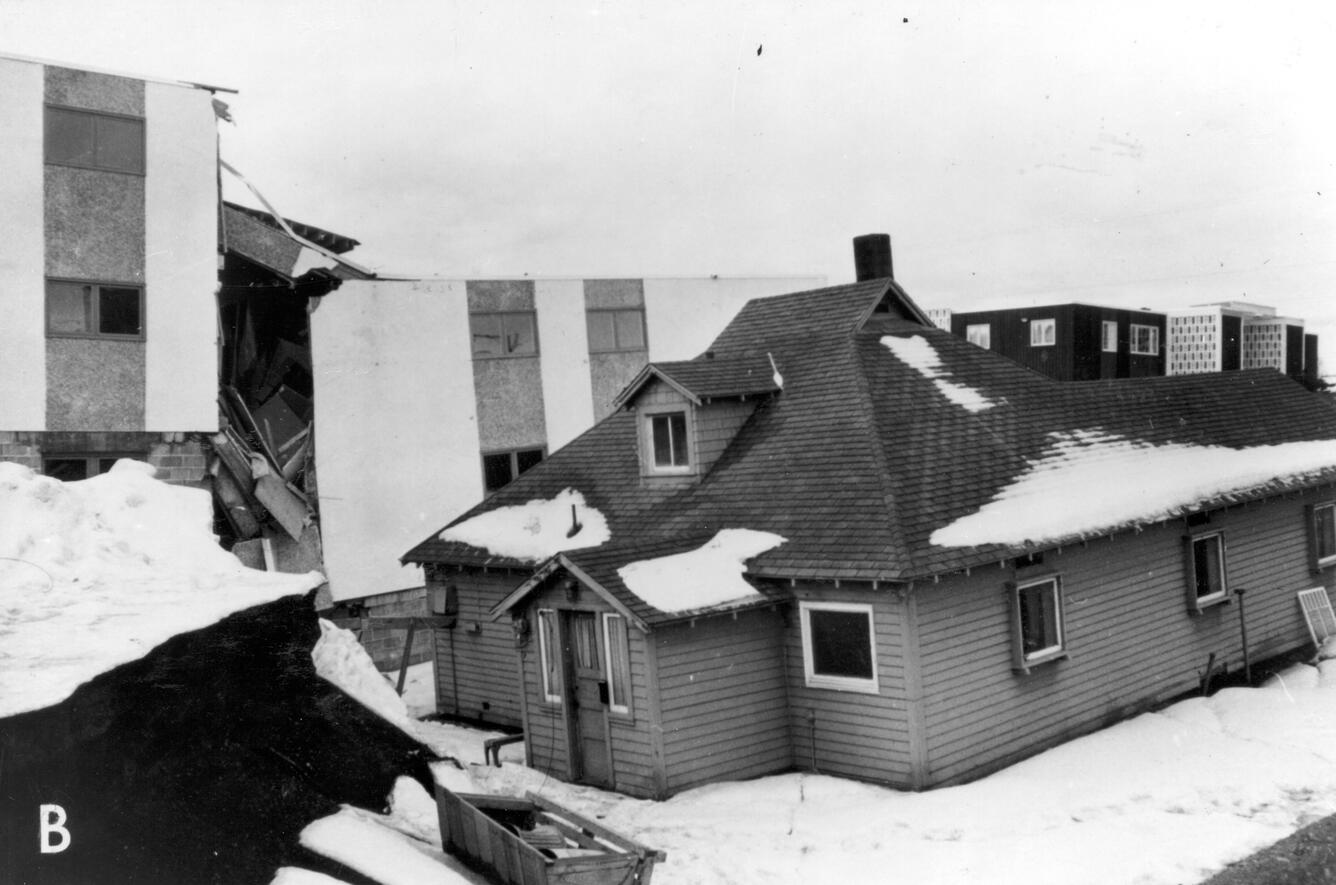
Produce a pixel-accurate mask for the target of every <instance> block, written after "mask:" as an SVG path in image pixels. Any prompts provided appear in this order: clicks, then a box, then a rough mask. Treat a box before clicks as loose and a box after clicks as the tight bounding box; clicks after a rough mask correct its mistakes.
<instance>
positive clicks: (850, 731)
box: [785, 583, 917, 787]
mask: <svg viewBox="0 0 1336 885" xmlns="http://www.w3.org/2000/svg"><path fill="white" fill-rule="evenodd" d="M864 586H865V585H864ZM793 592H794V595H795V597H796V598H798V599H800V600H802V599H811V600H819V601H822V602H854V603H870V604H871V605H872V617H873V626H874V629H875V632H876V636H877V675H878V693H877V694H864V693H860V692H851V691H837V690H834V689H830V688H816V687H809V686H808V685H807V678H806V675H805V671H804V668H803V646H802V624H801V618H800V617H799V616H798V612H797V608H796V607H795V609H794V611H793V613H792V614H791V615H790V617H789V623H788V627H787V629H786V631H785V652H786V655H787V663H786V675H787V679H788V685H789V691H788V694H789V730H790V734H791V735H792V745H793V762H794V765H795V766H797V767H799V768H803V769H811V768H815V769H816V770H818V771H820V772H822V773H824V774H837V775H843V776H845V777H852V778H858V779H860V780H872V781H879V782H883V783H889V784H893V785H895V786H903V787H910V786H913V785H914V775H913V771H912V768H913V766H912V762H911V751H910V733H909V722H910V712H909V705H910V703H912V702H916V701H917V699H916V698H911V697H910V695H909V694H908V692H907V691H906V680H905V664H906V661H905V654H904V628H905V603H904V601H903V600H901V599H898V598H897V597H896V595H895V594H894V593H893V592H892V591H890V590H887V589H881V590H868V589H857V588H854V587H852V586H850V585H845V586H843V587H840V588H835V587H834V586H832V585H830V584H819V583H805V584H799V585H797V586H796V587H795V588H794V590H793Z"/></svg>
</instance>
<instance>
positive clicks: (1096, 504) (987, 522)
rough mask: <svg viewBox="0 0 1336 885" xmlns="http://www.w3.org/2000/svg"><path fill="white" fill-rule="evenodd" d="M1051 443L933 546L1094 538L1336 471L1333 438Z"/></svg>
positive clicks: (1094, 436) (1070, 437)
mask: <svg viewBox="0 0 1336 885" xmlns="http://www.w3.org/2000/svg"><path fill="white" fill-rule="evenodd" d="M1050 438H1051V440H1052V443H1051V444H1050V445H1049V447H1048V448H1047V449H1046V450H1045V451H1044V453H1043V455H1042V456H1041V457H1040V458H1039V459H1038V460H1036V461H1033V462H1031V463H1030V465H1029V467H1028V468H1027V469H1026V470H1025V472H1024V473H1022V474H1021V475H1020V476H1019V477H1018V478H1017V479H1016V480H1015V481H1014V482H1012V484H1011V485H1009V486H1007V487H1006V488H1004V489H1003V490H1002V491H1001V492H999V493H998V494H997V496H996V497H995V498H994V499H993V500H992V501H990V502H989V503H988V504H986V505H984V506H983V507H982V508H980V509H979V510H978V512H976V513H973V514H971V515H969V516H965V517H962V518H961V519H958V520H956V521H955V522H953V523H951V524H950V525H948V526H945V527H943V528H940V529H938V530H937V531H935V532H933V534H932V537H931V539H930V540H931V542H932V543H933V544H936V545H938V546H942V547H969V546H974V545H980V544H1023V543H1027V542H1035V543H1038V542H1043V541H1051V540H1056V539H1060V538H1070V537H1077V536H1080V535H1088V534H1094V533H1097V532H1102V531H1108V530H1110V529H1114V528H1118V527H1121V526H1125V525H1128V524H1131V523H1137V522H1155V521H1158V520H1162V519H1170V518H1173V517H1175V516H1178V515H1179V513H1180V512H1181V511H1182V510H1183V508H1187V507H1192V506H1194V505H1196V504H1199V503H1202V502H1204V501H1208V500H1211V499H1213V498H1216V497H1218V496H1220V495H1224V494H1228V493H1239V492H1246V491H1248V490H1250V489H1254V488H1257V487H1259V486H1262V485H1265V484H1266V483H1269V482H1272V481H1275V480H1279V479H1288V478H1297V477H1301V476H1304V475H1307V474H1312V473H1316V472H1318V471H1322V470H1329V469H1332V468H1336V440H1317V441H1312V442H1295V443H1283V444H1280V445H1271V446H1253V447H1250V448H1243V449H1230V448H1225V447H1224V446H1198V445H1186V444H1179V443H1170V444H1167V445H1160V446H1157V445H1152V444H1151V443H1147V442H1143V441H1139V440H1132V439H1127V438H1125V437H1121V436H1117V435H1114V434H1109V433H1104V432H1102V431H1099V430H1076V431H1072V432H1063V433H1053V434H1050Z"/></svg>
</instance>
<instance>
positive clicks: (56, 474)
mask: <svg viewBox="0 0 1336 885" xmlns="http://www.w3.org/2000/svg"><path fill="white" fill-rule="evenodd" d="M143 457H144V453H143V452H140V453H138V454H135V453H132V452H127V453H124V454H119V455H108V454H105V453H99V454H96V455H82V454H69V455H66V454H62V455H59V456H53V457H50V458H43V459H42V473H44V474H46V475H47V476H49V477H52V478H53V479H58V480H60V481H61V482H75V481H77V480H80V479H88V478H89V477H90V476H98V475H100V474H103V473H106V472H107V471H108V470H110V469H111V467H112V465H113V464H115V463H116V462H117V461H119V460H120V459H121V458H136V459H139V460H142V459H143Z"/></svg>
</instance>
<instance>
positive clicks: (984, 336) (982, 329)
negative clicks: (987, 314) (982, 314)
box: [965, 323, 993, 350]
mask: <svg viewBox="0 0 1336 885" xmlns="http://www.w3.org/2000/svg"><path fill="white" fill-rule="evenodd" d="M965 340H966V341H968V342H969V343H970V344H973V345H976V346H978V347H982V348H983V349H984V350H987V349H988V348H990V347H992V346H993V327H992V326H990V325H989V324H988V323H977V324H971V325H968V326H966V327H965Z"/></svg>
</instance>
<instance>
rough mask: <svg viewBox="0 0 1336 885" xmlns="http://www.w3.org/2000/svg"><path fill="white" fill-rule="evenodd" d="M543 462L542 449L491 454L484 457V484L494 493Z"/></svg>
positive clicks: (485, 487) (487, 489)
mask: <svg viewBox="0 0 1336 885" xmlns="http://www.w3.org/2000/svg"><path fill="white" fill-rule="evenodd" d="M542 460H543V450H542V449H516V450H514V451H510V452H491V453H487V454H484V455H483V456H482V484H483V488H484V489H485V490H486V491H488V492H494V491H496V490H497V489H499V488H501V487H502V486H504V485H508V484H510V483H511V482H512V481H513V480H514V479H515V478H516V477H517V476H519V475H520V474H521V473H523V472H524V471H526V470H528V469H529V468H530V467H532V466H534V465H535V464H537V463H538V462H540V461H542Z"/></svg>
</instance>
